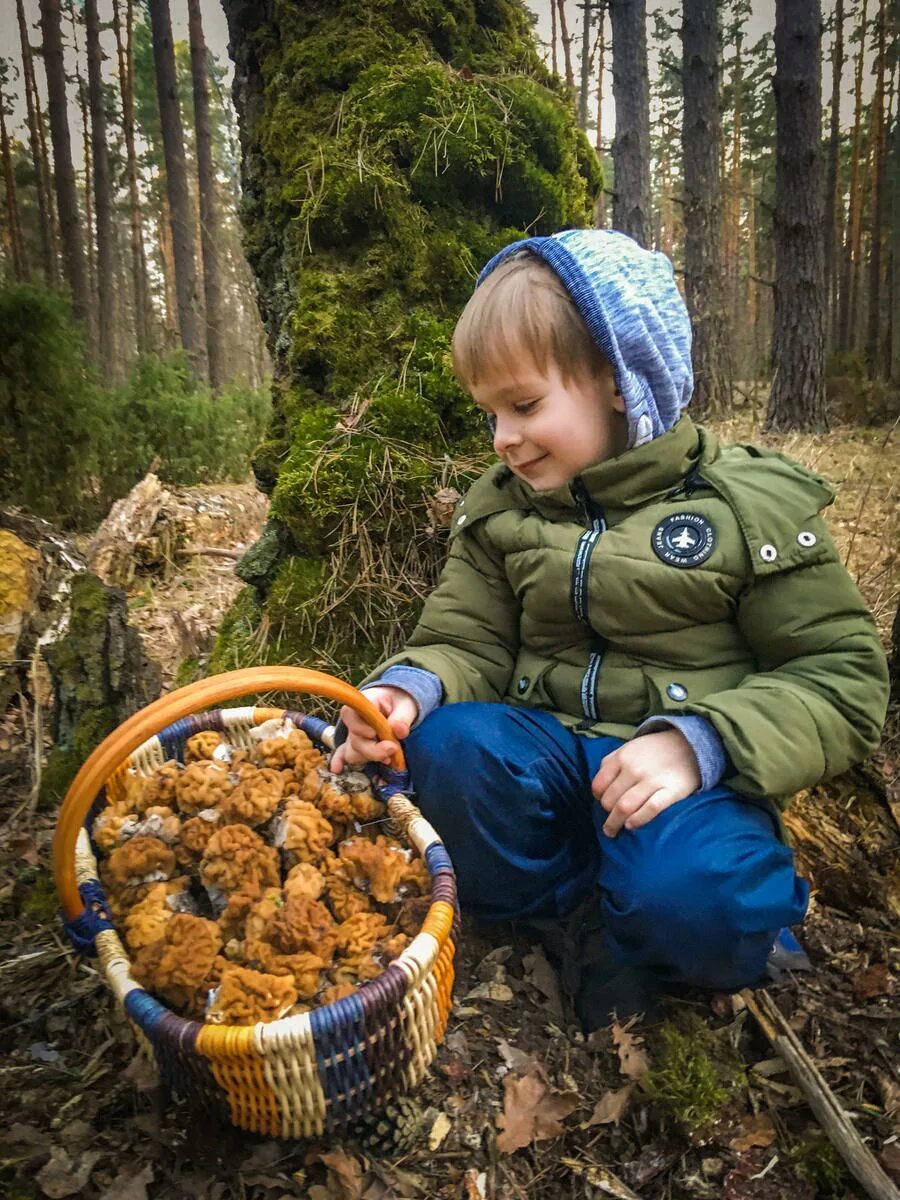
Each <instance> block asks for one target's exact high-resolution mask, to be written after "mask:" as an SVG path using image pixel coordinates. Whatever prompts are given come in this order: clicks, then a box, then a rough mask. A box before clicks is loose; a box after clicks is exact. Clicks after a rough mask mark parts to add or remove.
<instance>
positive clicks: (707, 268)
mask: <svg viewBox="0 0 900 1200" xmlns="http://www.w3.org/2000/svg"><path fill="white" fill-rule="evenodd" d="M681 28H682V32H681V38H682V70H681V74H682V82H683V86H684V120H683V123H682V154H683V160H684V288H685V296H686V298H687V304H688V309H689V310H690V313H691V324H692V327H693V331H694V347H693V359H694V380H695V382H694V400H693V404H694V407H695V409H696V411H697V413H698V414H699V415H701V416H705V415H706V414H708V413H715V414H721V413H723V412H724V411H725V410H726V408H727V407H728V400H729V392H730V386H729V385H730V379H729V375H730V372H729V370H728V349H727V343H726V336H725V315H724V306H723V302H722V284H721V280H722V253H721V237H722V200H721V184H720V176H719V145H720V135H721V117H720V98H719V37H718V20H717V12H716V4H715V0H684V5H683V8H682V27H681Z"/></svg>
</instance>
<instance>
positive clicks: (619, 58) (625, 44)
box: [609, 0, 651, 246]
mask: <svg viewBox="0 0 900 1200" xmlns="http://www.w3.org/2000/svg"><path fill="white" fill-rule="evenodd" d="M609 18H610V25H611V29H612V59H613V68H612V69H613V99H614V101H615V106H616V136H615V140H614V141H613V149H612V158H613V173H614V176H615V195H614V197H613V226H614V228H616V229H618V230H621V232H622V233H627V234H628V235H629V236H630V237H633V238H634V239H635V241H637V242H639V243H640V244H641V245H642V246H649V245H650V222H651V202H650V85H649V81H648V77H647V6H646V3H645V0H610V3H609Z"/></svg>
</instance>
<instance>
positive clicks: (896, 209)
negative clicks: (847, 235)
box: [890, 103, 900, 383]
mask: <svg viewBox="0 0 900 1200" xmlns="http://www.w3.org/2000/svg"><path fill="white" fill-rule="evenodd" d="M890 178H891V340H890V351H891V366H890V378H891V379H892V380H893V381H894V382H895V383H898V382H900V103H898V105H897V111H896V112H895V113H894V130H893V134H892V135H891V166H890Z"/></svg>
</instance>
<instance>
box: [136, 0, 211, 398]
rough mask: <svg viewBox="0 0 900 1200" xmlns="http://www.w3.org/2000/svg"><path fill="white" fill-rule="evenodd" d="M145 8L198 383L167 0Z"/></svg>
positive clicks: (182, 300)
mask: <svg viewBox="0 0 900 1200" xmlns="http://www.w3.org/2000/svg"><path fill="white" fill-rule="evenodd" d="M149 8H150V21H151V25H152V30H153V61H154V67H155V70H156V92H157V97H158V99H159V115H160V122H161V124H162V136H163V151H164V154H165V161H166V194H167V197H168V202H169V214H170V218H171V230H172V249H173V254H174V260H175V292H176V296H177V303H178V329H179V333H180V335H181V344H182V346H183V347H184V350H185V352H186V354H187V355H188V358H189V359H190V361H191V365H192V367H193V370H194V374H195V375H196V377H197V378H198V379H205V377H206V347H205V345H204V338H203V336H202V330H201V327H200V316H199V312H200V305H199V295H198V291H197V259H196V254H195V249H194V229H193V219H194V218H193V213H192V211H191V198H190V193H189V191H188V181H187V167H186V162H185V155H184V133H183V130H182V124H181V111H180V109H179V106H178V91H177V82H176V76H175V50H174V46H173V43H172V22H171V18H170V15H169V0H150V4H149Z"/></svg>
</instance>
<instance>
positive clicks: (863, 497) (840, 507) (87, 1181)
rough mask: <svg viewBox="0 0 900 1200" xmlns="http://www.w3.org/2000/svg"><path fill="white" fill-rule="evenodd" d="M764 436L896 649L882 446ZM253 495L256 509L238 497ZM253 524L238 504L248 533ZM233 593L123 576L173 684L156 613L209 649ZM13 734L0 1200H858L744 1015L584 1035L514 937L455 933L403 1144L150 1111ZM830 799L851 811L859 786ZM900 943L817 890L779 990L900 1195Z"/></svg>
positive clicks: (19, 730) (5, 843) (890, 747)
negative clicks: (448, 993) (276, 1135)
mask: <svg viewBox="0 0 900 1200" xmlns="http://www.w3.org/2000/svg"><path fill="white" fill-rule="evenodd" d="M718 428H719V429H720V432H722V433H723V435H724V436H726V437H730V438H733V439H735V440H742V439H745V438H749V437H751V436H753V434H754V431H753V429H752V420H751V418H750V417H749V416H748V417H747V418H746V419H740V420H736V421H733V422H729V423H728V424H727V425H724V424H722V425H720V426H719V427H718ZM895 436H896V435H895ZM768 441H769V444H772V445H776V446H777V447H778V448H780V449H783V450H784V451H785V452H786V453H789V454H791V455H793V456H794V457H796V458H799V459H801V460H802V461H804V462H806V463H808V464H809V465H811V466H813V467H815V468H816V469H817V470H818V471H820V472H821V473H822V474H823V475H825V476H826V477H827V478H829V479H830V480H832V481H833V482H835V483H837V484H839V485H840V488H839V493H838V501H837V503H836V505H835V508H834V509H833V510H832V513H831V517H830V524H831V527H832V530H833V532H834V534H835V537H836V539H837V541H838V543H839V545H840V546H841V547H842V549H843V551H844V553H845V556H846V559H847V563H848V566H849V569H850V570H851V572H852V573H853V574H854V575H855V576H856V578H857V579H858V582H859V585H860V587H861V589H862V591H863V593H864V594H865V596H866V598H867V600H868V602H869V603H870V605H871V606H872V608H873V610H874V612H875V614H876V618H877V619H878V621H879V625H880V628H881V630H882V632H883V633H884V635H885V637H887V635H888V633H889V623H890V620H891V618H892V616H893V612H894V610H895V608H896V603H897V563H896V545H897V504H896V452H895V450H896V446H895V444H891V442H890V431H889V430H888V429H887V427H880V428H852V429H851V428H841V429H836V430H834V431H832V432H831V433H829V434H827V435H824V436H816V437H801V436H791V437H786V438H779V439H768ZM236 495H237V496H238V497H239V495H240V489H237V491H236ZM247 499H248V502H250V503H251V506H252V504H253V503H255V501H253V496H252V488H251V487H250V485H249V484H248V485H247ZM261 517H262V514H261V511H260V510H259V509H258V507H257V508H255V509H253V520H257V519H259V520H261ZM252 524H253V522H252V521H250V522H249V524H248V525H247V527H246V528H243V529H242V530H241V531H240V534H236V535H235V542H238V541H240V542H244V541H246V539H247V537H248V536H249V535H250V534H251V533H252ZM219 544H220V546H222V543H221V542H220V543H219ZM223 548H225V549H227V547H223ZM235 587H236V581H235V580H234V579H233V577H232V576H231V567H230V564H228V563H227V560H224V562H223V559H221V558H217V557H215V556H210V557H207V558H205V559H201V560H198V561H196V562H194V563H193V564H192V566H191V568H190V570H188V571H187V572H181V573H176V574H174V575H171V576H170V577H169V578H168V579H167V580H165V581H161V580H158V579H144V580H141V581H139V582H138V584H137V585H136V587H135V588H134V590H133V592H132V595H131V610H132V613H133V616H134V619H135V622H136V623H137V624H138V625H139V627H140V628H141V629H142V632H144V634H145V635H149V636H148V649H149V650H150V652H151V653H152V654H154V655H155V656H156V657H158V658H160V660H161V662H162V666H163V673H164V679H165V680H166V683H167V684H170V683H171V680H172V678H173V676H174V672H175V668H176V666H177V662H178V659H179V657H181V656H182V655H183V654H184V653H185V644H184V631H183V630H181V633H179V630H180V629H181V625H180V623H179V620H178V617H177V616H172V613H178V614H181V615H182V616H183V614H184V612H185V611H186V610H188V609H190V610H191V621H190V623H189V628H190V630H193V631H194V632H193V635H192V636H193V638H194V642H195V643H196V646H197V647H200V646H201V645H202V643H203V642H204V639H205V638H208V636H209V633H210V632H211V631H212V630H214V629H215V626H216V624H217V622H218V620H219V619H220V616H221V613H222V612H223V611H224V608H225V607H226V606H227V603H228V602H229V600H230V598H231V596H232V595H233V594H234V590H235ZM894 728H895V732H894V734H893V735H892V736H890V737H887V736H886V740H885V743H884V745H883V747H882V749H881V751H880V753H879V754H878V755H876V756H875V759H874V761H875V763H876V764H877V773H878V775H879V777H880V778H881V780H882V781H883V785H884V790H885V794H887V792H888V791H891V789H893V791H892V793H891V794H892V795H894V797H895V798H896V780H897V779H898V778H900V761H898V758H900V756H898V737H897V734H896V726H895V727H894ZM26 732H29V731H26V729H25V718H23V714H22V713H21V711H20V710H18V709H16V710H12V711H10V712H9V713H8V714H7V715H6V717H5V718H3V719H0V749H4V747H5V749H6V751H7V759H6V761H7V762H8V761H11V760H10V758H9V751H10V747H15V746H19V747H20V758H19V764H18V769H17V770H15V771H12V772H11V773H10V774H8V775H7V776H6V778H5V779H2V780H0V788H2V799H0V827H2V838H0V879H2V880H3V881H4V882H3V883H2V884H0V1038H2V1043H0V1049H2V1054H3V1062H2V1067H0V1079H2V1084H3V1086H2V1091H0V1195H2V1196H4V1197H5V1198H6V1200H33V1198H35V1197H41V1196H48V1197H65V1196H83V1197H85V1198H86V1200H176V1198H181V1197H196V1198H197V1200H281V1198H282V1197H307V1198H308V1200H329V1198H330V1200H391V1198H396V1200H399V1198H410V1200H415V1198H419V1197H424V1198H428V1197H435V1198H438V1197H441V1198H447V1200H450V1198H451V1197H453V1198H462V1200H478V1198H479V1197H484V1198H486V1200H501V1198H504V1200H505V1198H506V1197H525V1196H528V1197H529V1198H530V1200H556V1198H561V1197H605V1196H613V1197H620V1198H626V1197H632V1196H635V1195H636V1196H639V1197H642V1198H644V1200H663V1198H666V1200H682V1198H683V1200H705V1198H714V1197H724V1198H725V1200H744V1198H757V1200H781V1198H788V1197H789V1198H790V1200H818V1198H820V1197H822V1198H824V1200H828V1198H836V1200H837V1198H840V1197H862V1196H864V1195H865V1193H864V1192H863V1191H862V1190H861V1189H860V1187H859V1185H858V1184H856V1183H855V1182H854V1181H853V1180H852V1178H851V1177H850V1176H849V1175H848V1173H847V1172H846V1170H845V1169H844V1168H843V1166H842V1164H841V1162H840V1160H839V1158H838V1157H837V1155H836V1154H835V1152H834V1150H833V1149H832V1148H831V1146H830V1144H829V1143H828V1141H827V1140H826V1139H825V1137H824V1135H823V1134H822V1131H821V1129H820V1127H819V1126H818V1125H817V1123H816V1120H815V1118H814V1117H813V1115H812V1113H811V1111H810V1109H809V1107H808V1106H807V1104H806V1102H805V1100H804V1097H803V1095H802V1094H801V1092H800V1091H799V1090H798V1088H797V1087H796V1086H795V1083H794V1081H793V1079H792V1078H791V1077H790V1075H789V1074H788V1072H787V1070H786V1066H785V1063H784V1061H783V1059H782V1058H780V1057H779V1056H778V1055H777V1054H776V1053H775V1051H774V1050H773V1049H772V1048H771V1046H770V1045H769V1043H768V1042H767V1041H766V1039H765V1038H764V1037H763V1036H762V1034H761V1033H760V1030H759V1028H758V1027H757V1025H756V1023H755V1021H754V1020H753V1018H752V1016H751V1014H750V1013H749V1011H748V1010H747V1008H746V1007H745V1005H744V1003H743V1001H742V1000H741V998H740V997H731V996H725V995H713V996H710V995H706V994H701V993H695V994H688V995H685V996H681V997H679V998H678V999H677V1000H675V999H673V1000H670V1001H667V1002H666V1005H665V1011H664V1020H663V1021H661V1022H657V1023H654V1024H651V1023H647V1022H645V1021H642V1020H637V1021H634V1022H631V1023H626V1024H614V1025H612V1026H611V1027H610V1028H608V1029H605V1030H602V1031H600V1032H599V1033H596V1034H594V1035H592V1036H591V1037H590V1038H587V1039H586V1038H585V1037H584V1036H583V1035H582V1034H581V1033H580V1031H579V1030H578V1029H577V1028H576V1026H575V1024H574V1022H573V1020H572V1015H571V1012H570V1010H569V1008H568V1005H567V1002H566V1000H565V998H564V997H563V996H562V995H561V992H560V988H559V983H558V980H557V977H556V975H555V973H554V971H553V969H552V968H551V967H550V965H549V963H548V962H547V959H546V957H545V956H544V954H543V952H542V950H541V947H540V945H539V944H538V943H537V942H536V940H535V939H534V938H533V937H531V936H529V933H528V931H527V930H523V929H516V928H512V927H510V926H503V927H491V928H485V927H474V926H473V925H472V924H471V923H468V922H465V921H464V925H463V937H462V941H461V945H460V948H459V952H458V956H457V979H456V988H455V994H454V1008H453V1011H452V1013H451V1017H450V1023H449V1027H448V1035H447V1037H446V1039H445V1042H444V1044H443V1046H442V1047H441V1048H440V1051H439V1053H438V1057H437V1059H436V1061H435V1064H434V1066H433V1067H432V1069H431V1071H430V1072H429V1076H428V1078H427V1080H426V1081H425V1082H424V1083H423V1085H422V1086H421V1088H420V1089H419V1091H418V1092H417V1094H416V1097H415V1100H416V1104H417V1112H418V1115H417V1117H416V1118H415V1119H414V1120H413V1121H412V1123H411V1125H407V1126H405V1127H404V1128H405V1132H406V1133H407V1144H406V1145H405V1146H403V1148H393V1149H392V1148H391V1147H390V1145H389V1144H388V1143H385V1142H382V1144H381V1145H380V1147H379V1148H377V1149H374V1150H373V1149H372V1148H366V1146H365V1144H364V1143H363V1142H361V1141H360V1140H358V1139H356V1140H354V1139H348V1138H343V1139H341V1138H340V1137H339V1136H337V1135H333V1136H331V1137H329V1138H327V1139H326V1138H323V1139H319V1140H317V1141H315V1142H289V1141H282V1140H277V1139H271V1138H264V1137H261V1136H256V1135H251V1134H245V1133H241V1132H239V1131H237V1130H233V1129H230V1128H226V1129H223V1128H222V1127H221V1126H216V1127H212V1126H211V1125H210V1124H209V1123H208V1122H206V1121H204V1119H203V1117H202V1116H201V1115H199V1114H197V1113H192V1112H190V1111H188V1110H187V1109H186V1107H185V1106H184V1105H183V1104H182V1103H180V1102H178V1101H176V1100H173V1099H172V1098H171V1097H167V1096H164V1095H163V1094H162V1092H161V1091H160V1089H159V1088H158V1087H157V1086H156V1078H155V1074H154V1071H153V1070H152V1069H151V1067H150V1065H149V1064H148V1063H147V1061H146V1060H145V1059H144V1057H143V1056H142V1055H141V1054H139V1053H136V1048H135V1043H134V1039H133V1036H132V1034H131V1031H130V1028H129V1025H128V1023H127V1021H126V1020H125V1019H124V1017H123V1016H122V1014H121V1012H120V1011H119V1010H118V1009H117V1007H116V1006H115V1004H114V1003H113V1001H112V999H111V996H110V994H109V992H108V991H107V989H106V986H105V984H104V982H103V979H102V977H101V976H100V975H99V974H98V972H97V970H96V969H95V965H94V964H93V963H92V962H90V961H89V960H79V959H78V958H76V956H75V955H74V954H73V953H72V951H71V950H70V949H69V947H68V946H67V944H66V942H65V941H64V938H63V935H62V931H61V928H60V925H59V923H58V921H57V919H56V913H55V909H56V902H55V897H54V893H53V888H52V882H51V877H50V874H49V859H50V841H51V838H52V832H53V823H54V814H53V813H52V812H40V811H38V812H34V811H32V808H31V806H30V805H29V803H28V795H29V789H30V779H31V776H30V770H29V754H30V749H29V746H30V737H29V738H26V737H25V734H26ZM827 786H828V787H829V788H833V789H837V793H836V794H839V795H840V796H841V797H843V796H846V797H847V803H848V804H850V803H853V802H854V800H855V799H856V796H857V794H858V793H859V789H860V786H861V784H860V781H859V780H858V779H856V780H854V782H853V787H852V788H851V787H848V785H847V782H846V780H843V781H842V780H837V781H834V783H833V784H829V785H827ZM879 802H881V803H883V800H882V801H879ZM885 807H886V806H885ZM894 811H898V809H897V808H896V807H895V810H894ZM888 815H889V819H890V814H888ZM813 882H814V891H815V881H813ZM897 933H898V931H897V930H896V928H891V924H890V922H889V920H888V918H887V917H886V916H885V915H884V914H883V913H879V912H877V911H873V910H871V909H866V910H864V911H859V912H854V911H841V910H839V909H837V908H835V907H831V906H829V905H826V904H825V903H823V902H822V899H821V896H819V897H815V896H814V900H813V904H812V908H811V912H810V915H809V917H808V918H807V921H806V923H805V925H804V927H803V931H802V938H803V941H804V943H805V946H806V948H807V950H808V952H809V955H810V958H811V959H812V962H813V964H814V970H813V971H812V972H808V973H803V974H799V973H798V974H795V975H793V976H791V977H788V978H786V979H784V980H782V981H780V982H779V983H777V984H774V985H772V987H771V989H770V991H771V994H772V995H773V997H774V999H775V1001H776V1003H777V1004H778V1006H779V1008H780V1010H781V1011H782V1012H783V1013H784V1014H785V1015H786V1016H787V1018H788V1020H789V1023H790V1026H791V1028H792V1029H793V1030H794V1031H795V1032H796V1033H797V1035H798V1036H799V1038H800V1040H801V1042H802V1043H803V1045H804V1046H805V1048H806V1050H807V1052H808V1053H809V1054H810V1055H811V1056H812V1058H813V1060H814V1061H815V1063H816V1065H817V1066H818V1068H819V1070H820V1071H821V1073H822V1075H823V1076H824V1078H825V1079H826V1080H827V1082H828V1084H829V1085H830V1087H831V1088H832V1089H833V1090H834V1092H835V1093H836V1095H837V1096H838V1097H839V1099H840V1102H841V1104H842V1105H843V1107H844V1108H845V1110H846V1111H847V1112H848V1113H849V1114H850V1115H851V1118H852V1120H853V1123H854V1125H855V1127H856V1129H857V1130H858V1132H859V1133H860V1135H861V1136H862V1137H863V1139H864V1141H865V1142H866V1144H867V1145H868V1146H869V1148H870V1149H871V1150H872V1152H873V1153H874V1154H875V1155H876V1156H877V1157H878V1158H879V1160H880V1162H881V1164H882V1167H883V1168H884V1169H885V1170H886V1171H888V1172H889V1173H891V1174H892V1176H893V1177H894V1178H895V1180H900V1140H898V1132H900V1127H898V1121H900V1072H898V1056H897V1053H896V1047H897V1034H898V1032H900V990H898V988H897V975H898V969H900V941H898V936H897ZM498 1118H499V1121H498ZM501 1127H504V1128H505V1135H504V1138H502V1139H501V1141H500V1143H499V1144H498V1140H497V1135H498V1132H499V1131H500V1129H501ZM516 1144H519V1145H520V1148H518V1149H513V1148H511V1146H514V1145H516Z"/></svg>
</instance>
